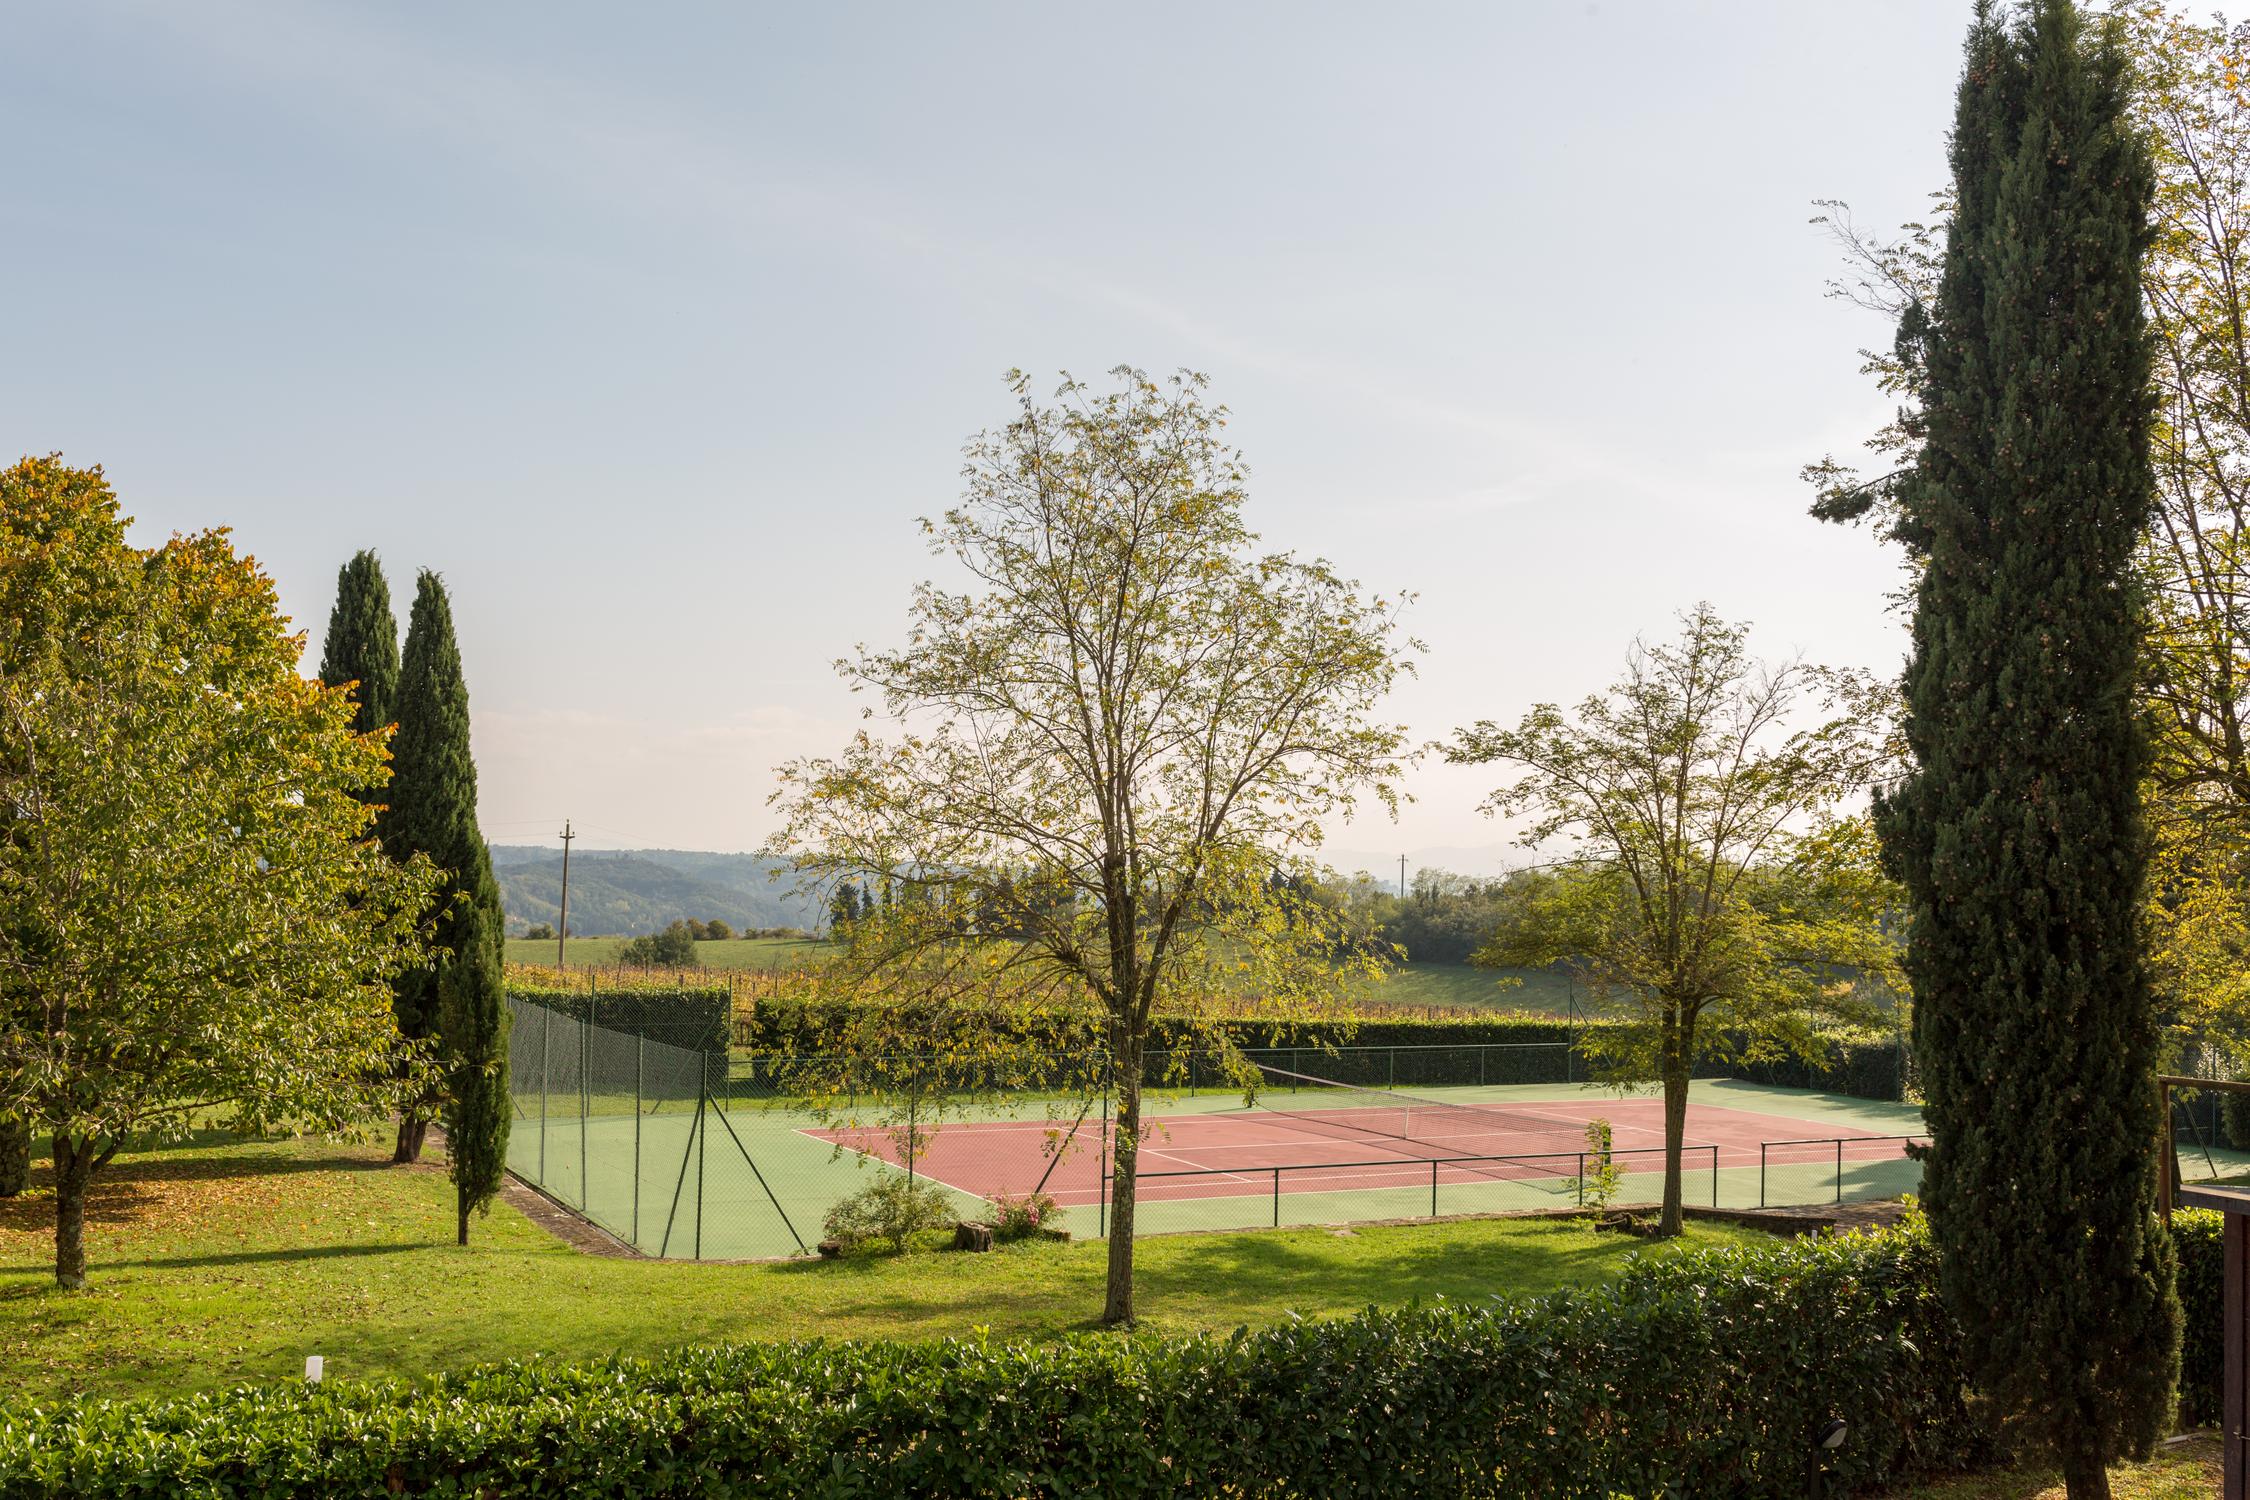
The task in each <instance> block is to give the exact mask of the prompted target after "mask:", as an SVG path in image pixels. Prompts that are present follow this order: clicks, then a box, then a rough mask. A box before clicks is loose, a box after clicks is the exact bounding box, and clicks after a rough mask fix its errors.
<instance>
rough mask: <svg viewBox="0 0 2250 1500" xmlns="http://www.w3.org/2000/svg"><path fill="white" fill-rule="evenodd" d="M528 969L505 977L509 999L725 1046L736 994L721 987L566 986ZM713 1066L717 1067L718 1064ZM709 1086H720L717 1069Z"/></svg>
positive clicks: (704, 1045)
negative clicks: (530, 977) (534, 976)
mask: <svg viewBox="0 0 2250 1500" xmlns="http://www.w3.org/2000/svg"><path fill="white" fill-rule="evenodd" d="M527 972H529V971H528V970H527V969H526V968H518V969H517V970H516V971H515V974H514V976H513V977H511V978H510V979H509V981H508V998H509V999H511V1000H524V1001H528V1002H529V1003H531V1004H533V1005H543V1006H545V1007H547V1009H549V1010H551V1011H554V1012H556V1013H557V1014H558V1015H560V1016H562V1017H566V1018H568V1019H569V1020H572V1021H589V1022H591V1023H592V1024H594V1025H596V1026H599V1027H602V1028H604V1029H605V1030H609V1031H621V1032H623V1033H625V1034H626V1035H627V1036H643V1037H647V1038H648V1039H649V1040H650V1041H652V1042H663V1043H665V1044H667V1045H669V1046H673V1047H685V1048H687V1049H688V1050H689V1051H691V1052H718V1053H724V1052H725V1051H726V1046H727V1038H728V1032H729V1029H730V1026H731V1023H732V1021H733V1018H734V996H733V994H732V993H730V992H729V991H727V990H725V989H661V990H658V989H638V988H635V989H622V988H613V989H606V990H597V989H591V988H583V987H581V988H576V989H566V988H563V987H561V985H560V984H540V983H538V982H536V981H533V980H528V979H526V978H524V977H523V976H524V975H525V974H526V973H527ZM549 972H552V971H549ZM557 1024H560V1023H559V1022H558V1023H557ZM713 1067H714V1069H716V1064H714V1065H713ZM712 1086H713V1087H714V1088H715V1087H718V1082H717V1074H716V1072H714V1080H713V1085H712Z"/></svg>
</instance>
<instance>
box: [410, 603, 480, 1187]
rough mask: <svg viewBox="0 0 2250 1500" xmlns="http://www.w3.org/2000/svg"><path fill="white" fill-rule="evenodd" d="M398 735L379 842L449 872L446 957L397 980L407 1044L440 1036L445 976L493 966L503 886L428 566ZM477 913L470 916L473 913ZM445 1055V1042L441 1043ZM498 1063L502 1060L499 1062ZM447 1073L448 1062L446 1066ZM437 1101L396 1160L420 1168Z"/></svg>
mask: <svg viewBox="0 0 2250 1500" xmlns="http://www.w3.org/2000/svg"><path fill="white" fill-rule="evenodd" d="M396 708H397V713H398V732H397V733H396V734H395V735H394V736H393V737H392V739H391V786H390V799H391V800H390V812H389V814H388V815H387V818H386V832H385V841H386V842H387V843H388V844H389V845H390V847H391V852H392V853H393V854H395V855H397V856H398V857H399V858H401V859H406V858H410V857H411V856H413V855H416V854H426V855H428V856H429V859H430V863H432V864H433V865H436V866H437V867H438V868H439V869H440V870H443V871H445V872H446V905H445V907H444V910H443V912H442V914H441V915H440V916H439V918H438V921H437V932H436V942H437V945H438V946H439V947H440V948H441V949H443V950H445V953H444V954H443V955H441V956H440V957H439V959H438V960H437V961H436V962H435V963H434V964H432V965H430V966H428V967H426V968H420V969H415V970H412V971H410V972H408V973H406V974H403V975H401V976H400V977H399V979H398V981H397V983H396V985H395V986H394V988H393V1007H392V1008H393V1009H394V1010H395V1012H396V1013H397V1016H398V1029H399V1033H400V1034H401V1035H402V1036H405V1037H407V1038H408V1039H410V1040H416V1041H419V1040H422V1039H424V1038H437V1039H438V1041H439V1042H440V1043H441V1044H442V1043H443V1041H444V1038H443V1037H442V1036H440V1035H439V1029H438V1023H439V1012H440V1007H441V1002H442V1000H443V996H444V993H445V988H446V984H447V978H446V975H447V971H448V969H449V968H450V967H451V966H453V965H459V964H473V963H481V962H483V961H484V959H485V957H486V956H487V955H484V954H479V953H477V952H475V951H474V950H475V949H477V948H480V947H481V948H484V949H487V950H489V958H490V961H491V964H492V966H493V970H494V972H495V973H497V972H498V969H499V965H500V954H501V949H500V942H501V933H502V930H503V929H502V926H501V920H502V919H501V915H500V887H499V884H498V882H497V881H495V880H494V879H493V876H492V856H491V854H490V853H489V852H488V851H487V850H486V849H485V846H484V835H483V834H482V833H481V832H480V831H479V830H478V828H477V766H476V761H475V760H474V759H473V758H472V757H471V756H470V754H469V688H468V684H467V683H466V682H465V681H463V679H462V676H461V648H460V646H459V645H458V644H457V643H456V642H455V640H454V638H453V606H452V605H451V604H450V603H449V602H448V601H447V599H446V597H445V585H444V584H443V583H442V582H441V581H440V580H439V579H438V576H437V575H436V574H435V573H432V572H429V571H428V570H427V569H425V570H424V571H423V573H422V575H421V577H420V578H419V580H417V583H416V587H415V591H414V611H413V614H412V616H411V617H410V618H409V619H408V622H407V627H406V655H405V658H404V660H403V662H402V663H401V667H400V671H399V683H398V701H397V704H396ZM471 907H474V908H475V909H476V912H475V914H473V915H472V913H471V911H470V908H471ZM441 1051H442V1045H441ZM502 1061H503V1063H504V1062H505V1058H503V1059H502ZM448 1066H450V1060H448ZM436 1103H437V1101H436V1100H435V1099H430V1100H425V1101H423V1107H422V1108H421V1109H418V1110H411V1111H409V1112H408V1114H407V1115H406V1117H405V1118H403V1119H401V1120H400V1122H399V1133H398V1147H397V1151H396V1152H395V1154H394V1158H393V1159H394V1160H397V1161H401V1162H407V1161H419V1160H420V1159H421V1155H422V1137H423V1135H424V1134H425V1133H426V1131H427V1129H428V1111H429V1109H430V1108H431V1107H432V1106H434V1105H435V1104H436Z"/></svg>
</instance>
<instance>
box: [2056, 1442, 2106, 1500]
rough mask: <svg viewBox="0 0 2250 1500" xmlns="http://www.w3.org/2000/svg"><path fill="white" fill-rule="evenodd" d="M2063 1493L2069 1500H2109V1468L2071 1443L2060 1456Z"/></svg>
mask: <svg viewBox="0 0 2250 1500" xmlns="http://www.w3.org/2000/svg"><path fill="white" fill-rule="evenodd" d="M2062 1472H2063V1492H2064V1493H2065V1494H2067V1495H2068V1496H2069V1497H2070V1500H2110V1496H2109V1468H2108V1466H2107V1465H2105V1464H2104V1463H2103V1462H2102V1461H2101V1458H2100V1456H2099V1455H2098V1454H2095V1453H2093V1452H2091V1451H2089V1449H2088V1448H2087V1447H2086V1446H2085V1445H2083V1444H2078V1443H2073V1444H2071V1445H2069V1446H2068V1447H2067V1448H2065V1449H2064V1451H2063V1454H2062Z"/></svg>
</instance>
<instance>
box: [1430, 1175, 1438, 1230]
mask: <svg viewBox="0 0 2250 1500" xmlns="http://www.w3.org/2000/svg"><path fill="white" fill-rule="evenodd" d="M1430 1217H1431V1218H1433V1219H1434V1218H1436V1217H1437V1163H1436V1162H1435V1161H1432V1162H1431V1163H1430Z"/></svg>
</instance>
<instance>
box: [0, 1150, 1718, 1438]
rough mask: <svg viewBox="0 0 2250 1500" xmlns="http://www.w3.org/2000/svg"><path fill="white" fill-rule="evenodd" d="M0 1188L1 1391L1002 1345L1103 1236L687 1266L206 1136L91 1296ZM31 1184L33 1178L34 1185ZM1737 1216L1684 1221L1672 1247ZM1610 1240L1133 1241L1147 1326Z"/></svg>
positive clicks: (139, 1175)
mask: <svg viewBox="0 0 2250 1500" xmlns="http://www.w3.org/2000/svg"><path fill="white" fill-rule="evenodd" d="M44 1176H45V1174H44V1169H43V1168H42V1169H41V1171H40V1173H39V1174H37V1175H35V1178H34V1188H33V1191H32V1192H31V1193H30V1194H28V1195H26V1196H25V1197H23V1198H19V1199H16V1200H13V1201H11V1202H7V1203H0V1389H4V1390H7V1391H10V1392H20V1393H22V1394H23V1395H25V1396H28V1397H31V1398H34V1399H44V1398H52V1397H54V1396H56V1395H58V1394H60V1393H63V1392H66V1391H73V1390H89V1391H93V1392H96V1393H100V1394H159V1393H165V1392H180V1391H187V1390H195V1389H201V1388H205V1387H210V1386H218V1385H225V1384H229V1383H231V1382H233V1381H236V1380H239V1379H244V1378H281V1377H287V1376H292V1375H295V1374H297V1373H299V1372H300V1371H301V1370H302V1368H303V1361H304V1356H305V1355H307V1354H314V1353H318V1354H323V1355H326V1356H327V1357H328V1367H329V1369H330V1371H332V1372H333V1373H334V1374H335V1375H337V1376H339V1377H353V1376H360V1377H365V1376H374V1375H388V1374H420V1373H426V1372H430V1371H435V1370H442V1369H448V1368H453V1367H457V1366H460V1365H464V1364H470V1363H474V1362H478V1361H483V1360H492V1359H500V1358H507V1357H511V1356H516V1355H523V1354H530V1353H534V1352H542V1353H554V1354H559V1355H564V1356H569V1357H577V1358H584V1357H591V1356H595V1355H600V1354H605V1353H611V1352H625V1353H648V1352H652V1351H655V1350H658V1349H661V1348H664V1347H666V1346H669V1345H674V1344H681V1343H693V1342H708V1341H712V1340H719V1339H739V1338H782V1337H798V1336H811V1335H852V1336H876V1335H884V1336H894V1337H932V1336H938V1335H944V1334H964V1333H968V1332H969V1331H970V1330H972V1329H974V1328H977V1327H980V1326H981V1327H985V1328H989V1329H990V1330H991V1331H992V1332H993V1333H994V1334H996V1335H998V1336H1002V1337H1016V1336H1030V1337H1039V1336H1045V1335H1052V1334H1055V1333H1059V1332H1063V1331H1066V1330H1070V1329H1075V1328H1083V1327H1085V1326H1087V1320H1088V1319H1089V1317H1090V1316H1091V1315H1092V1314H1093V1313H1094V1312H1095V1311H1096V1310H1097V1309H1098V1307H1099V1305H1100V1284H1101V1277H1102V1264H1103V1255H1104V1247H1103V1246H1101V1245H1100V1244H1098V1243H1091V1244H1076V1245H1026V1246H1018V1247H1013V1248H1010V1249H1007V1250H1004V1251H1001V1252H997V1253H995V1254H992V1255H989V1256H974V1255H952V1254H919V1255H915V1256H911V1257H906V1258H903V1259H872V1260H859V1261H852V1262H845V1263H834V1264H830V1263H820V1262H797V1263H791V1264H764V1265H757V1264H745V1265H715V1264H712V1265H697V1264H692V1263H677V1262H674V1263H659V1262H648V1261H633V1260H613V1259H605V1258H600V1257H594V1256H587V1255H582V1254H579V1253H577V1252H575V1251H573V1250H570V1249H568V1248H566V1247H564V1246H562V1245H560V1244H558V1243H557V1242H556V1241H554V1240H553V1239H552V1238H551V1237H549V1236H548V1235H547V1234H546V1232H545V1231H543V1230H541V1229H539V1228H538V1227H536V1226H535V1225H533V1224H531V1223H530V1222H529V1221H527V1220H526V1219H524V1218H523V1217H522V1216H521V1215H520V1214H518V1213H516V1212H515V1211H514V1210H512V1209H509V1208H507V1207H505V1206H500V1207H497V1208H495V1210H494V1211H493V1213H492V1216H491V1217H490V1218H489V1219H485V1220H481V1221H478V1222H477V1224H476V1225H475V1228H474V1234H473V1237H474V1239H475V1240H476V1243H475V1244H474V1245H472V1246H471V1247H470V1248H468V1249H466V1250H463V1249H458V1248H456V1247H454V1246H453V1245H452V1244H451V1243H450V1240H451V1237H452V1214H451V1208H450V1203H451V1188H450V1186H449V1185H448V1183H447V1182H446V1180H445V1178H444V1177H443V1175H442V1174H441V1173H438V1172H435V1171H408V1170H398V1169H391V1168H387V1167H385V1166H384V1165H382V1154H381V1153H380V1152H378V1151H376V1150H374V1149H372V1148H368V1147H343V1146H335V1145H329V1144H325V1143H316V1142H303V1143H299V1142H280V1143H263V1144H246V1143H238V1142H232V1141H225V1140H215V1141H208V1142H201V1143H197V1144H195V1145H192V1146H189V1147H183V1148H178V1149H170V1150H164V1151H156V1152H149V1153H143V1154H139V1155H135V1156H131V1157H127V1158H123V1159H121V1160H120V1161H119V1162H118V1163H117V1164H116V1165H115V1166H114V1167H113V1168H112V1169H111V1170H110V1171H108V1172H106V1173H104V1178H106V1179H107V1180H106V1181H101V1180H97V1181H98V1186H97V1190H96V1195H95V1200H94V1203H93V1206H92V1218H93V1222H92V1223H91V1225H90V1226H89V1233H88V1239H89V1248H90V1251H91V1254H92V1259H93V1275H94V1284H93V1288H92V1289H91V1290H90V1291H88V1292H85V1293H81V1294H75V1295H73V1294H64V1293H60V1292H57V1291H55V1290H54V1289H53V1285H52V1282H51V1279H50V1275H49V1265H50V1260H49V1257H50V1255H51V1241H50V1239H49V1233H50V1231H49V1226H48V1221H47V1215H48V1214H49V1213H50V1212H51V1205H52V1196H51V1192H50V1191H48V1190H45V1189H43V1188H42V1187H41V1186H40V1185H39V1184H40V1181H41V1179H42V1178H44ZM47 1180H48V1181H51V1179H47ZM1750 1233H1751V1232H1750V1231H1741V1230H1732V1229H1722V1228H1698V1229H1697V1230H1696V1231H1695V1234H1694V1237H1693V1238H1694V1240H1695V1241H1696V1242H1699V1243H1700V1242H1710V1241H1714V1240H1727V1239H1733V1238H1737V1237H1741V1236H1744V1235H1748V1234H1750ZM1634 1248H1635V1245H1634V1244H1633V1243H1632V1242H1627V1241H1624V1240H1621V1239H1620V1238H1619V1237H1616V1236H1609V1235H1599V1236H1597V1235H1595V1234H1593V1233H1591V1232H1590V1231H1588V1230H1587V1229H1585V1228H1582V1227H1580V1226H1578V1225H1575V1224H1567V1223H1558V1222H1554V1221H1529V1220H1504V1221H1489V1220H1488V1221H1469V1222H1459V1223H1451V1224H1437V1225H1423V1226H1404V1227H1397V1228H1363V1229H1360V1230H1358V1231H1356V1232H1349V1233H1340V1232H1337V1231H1333V1230H1326V1229H1309V1230H1294V1231H1289V1230H1285V1231H1280V1232H1265V1233H1255V1234H1239V1235H1224V1236H1219V1235H1214V1236H1175V1237H1169V1238H1156V1239H1150V1240H1146V1241H1144V1242H1143V1243H1142V1246H1141V1249H1140V1263H1141V1268H1142V1270H1141V1279H1140V1291H1141V1297H1142V1305H1143V1308H1144V1309H1145V1311H1146V1313H1147V1315H1148V1318H1149V1321H1150V1323H1151V1324H1152V1325H1153V1326H1154V1327H1157V1328H1159V1329H1171V1330H1188V1329H1228V1328H1233V1327H1235V1326H1237V1325H1240V1324H1243V1323H1253V1324H1254V1323H1264V1322H1271V1321H1274V1320H1276V1319H1279V1318H1282V1317H1284V1316H1286V1315H1287V1314H1289V1313H1291V1312H1296V1313H1300V1314H1312V1315H1317V1314H1335V1313H1344V1312H1348V1311H1352V1310H1355V1309H1357V1308H1360V1307H1362V1306H1366V1305H1368V1304H1370V1303H1384V1304H1399V1303H1404V1302H1406V1301H1408V1300H1410V1299H1412V1298H1416V1297H1422V1298H1428V1297H1432V1296H1439V1295H1443V1296H1447V1297H1455V1298H1466V1297H1483V1296H1487V1295H1490V1294H1492V1293H1494V1292H1500V1291H1521V1292H1536V1291H1544V1290H1549V1289H1552V1288H1555V1287H1558V1286H1563V1285H1567V1284H1571V1283H1575V1282H1583V1281H1589V1280H1594V1279H1598V1278H1601V1277H1604V1276H1607V1275H1610V1274H1612V1273H1614V1272H1615V1271H1616V1270H1617V1269H1618V1267H1619V1266H1620V1265H1621V1264H1622V1263H1623V1261H1624V1260H1625V1258H1626V1256H1627V1255H1628V1254H1630V1253H1632V1251H1633V1249H1634Z"/></svg>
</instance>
